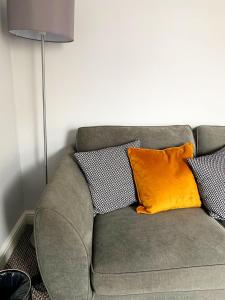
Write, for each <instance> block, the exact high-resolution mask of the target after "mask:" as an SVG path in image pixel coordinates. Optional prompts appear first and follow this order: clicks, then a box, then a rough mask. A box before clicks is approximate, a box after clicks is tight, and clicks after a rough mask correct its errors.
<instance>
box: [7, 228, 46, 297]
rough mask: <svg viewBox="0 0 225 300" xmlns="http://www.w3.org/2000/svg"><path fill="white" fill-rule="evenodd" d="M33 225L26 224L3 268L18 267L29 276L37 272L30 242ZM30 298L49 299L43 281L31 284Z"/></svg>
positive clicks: (35, 259)
mask: <svg viewBox="0 0 225 300" xmlns="http://www.w3.org/2000/svg"><path fill="white" fill-rule="evenodd" d="M32 232H33V226H31V225H27V226H26V228H25V230H24V232H23V234H22V236H21V238H20V240H19V242H18V244H17V246H16V248H15V249H14V251H13V253H12V255H11V256H10V258H9V260H8V262H7V264H6V266H5V269H18V270H21V271H24V272H26V273H27V274H28V275H29V276H30V277H31V278H32V277H33V276H35V275H37V274H38V273H39V271H38V264H37V258H36V254H35V250H34V248H33V247H32V245H31V244H30V237H31V234H32ZM31 292H32V300H50V298H49V296H48V293H47V291H46V289H45V286H44V284H43V282H41V283H38V284H36V285H32V289H31Z"/></svg>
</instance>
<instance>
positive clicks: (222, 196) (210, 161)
mask: <svg viewBox="0 0 225 300" xmlns="http://www.w3.org/2000/svg"><path fill="white" fill-rule="evenodd" d="M188 163H189V165H190V167H191V168H192V170H193V173H194V176H195V178H196V181H197V184H198V188H199V193H200V195H201V198H202V203H203V204H204V206H205V207H206V209H207V210H208V212H209V214H210V216H212V217H213V218H215V219H218V220H225V148H222V149H221V150H219V151H217V152H215V153H213V154H210V155H205V156H200V157H197V158H193V159H188Z"/></svg>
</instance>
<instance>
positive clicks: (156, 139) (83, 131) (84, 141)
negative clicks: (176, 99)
mask: <svg viewBox="0 0 225 300" xmlns="http://www.w3.org/2000/svg"><path fill="white" fill-rule="evenodd" d="M132 140H133V141H134V140H140V141H141V146H142V147H144V148H153V149H163V148H168V147H173V146H180V145H181V144H184V143H186V142H192V143H193V144H194V145H195V140H194V136H193V132H192V129H191V127H190V126H188V125H173V126H94V127H81V128H79V129H78V132H77V140H76V149H77V151H91V150H97V149H101V148H106V147H112V146H115V145H121V144H125V143H128V142H130V141H132Z"/></svg>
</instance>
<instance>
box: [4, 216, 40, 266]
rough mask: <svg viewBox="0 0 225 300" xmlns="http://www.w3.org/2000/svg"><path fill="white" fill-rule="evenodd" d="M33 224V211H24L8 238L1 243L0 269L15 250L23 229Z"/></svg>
mask: <svg viewBox="0 0 225 300" xmlns="http://www.w3.org/2000/svg"><path fill="white" fill-rule="evenodd" d="M33 222H34V211H33V210H25V211H24V212H23V214H22V215H21V217H20V218H19V220H18V221H17V223H16V224H15V226H14V227H13V229H12V231H11V232H10V234H9V236H8V238H7V239H6V241H5V242H4V243H3V245H2V247H1V248H0V269H2V268H4V266H5V264H6V263H7V261H8V259H9V257H10V255H11V254H12V252H13V250H14V249H15V247H16V245H17V243H18V241H19V239H20V237H21V234H22V233H23V231H24V227H25V226H26V225H27V224H33Z"/></svg>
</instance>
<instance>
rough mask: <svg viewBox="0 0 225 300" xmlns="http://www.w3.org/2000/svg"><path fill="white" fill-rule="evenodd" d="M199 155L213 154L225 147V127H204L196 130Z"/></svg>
mask: <svg viewBox="0 0 225 300" xmlns="http://www.w3.org/2000/svg"><path fill="white" fill-rule="evenodd" d="M195 136H196V148H197V154H198V155H204V154H211V153H213V152H214V151H216V150H218V149H220V148H222V147H224V146H225V126H209V125H202V126H199V127H197V128H196V129H195Z"/></svg>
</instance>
